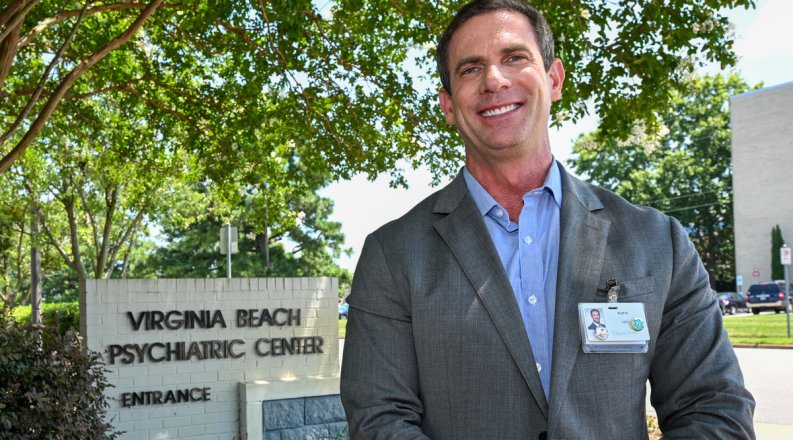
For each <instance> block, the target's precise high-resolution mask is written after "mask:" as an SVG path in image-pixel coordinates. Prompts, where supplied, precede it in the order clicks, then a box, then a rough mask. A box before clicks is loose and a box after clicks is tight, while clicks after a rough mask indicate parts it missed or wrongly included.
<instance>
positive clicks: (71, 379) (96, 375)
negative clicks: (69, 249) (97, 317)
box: [0, 309, 120, 439]
mask: <svg viewBox="0 0 793 440" xmlns="http://www.w3.org/2000/svg"><path fill="white" fill-rule="evenodd" d="M105 372H106V370H105V369H104V365H103V364H102V358H101V356H100V355H99V354H98V353H96V352H93V351H90V350H86V349H85V348H84V347H83V343H82V339H81V338H80V337H79V336H78V334H77V333H76V332H74V331H68V332H66V334H65V335H60V334H57V333H56V332H54V331H49V332H46V333H44V334H43V335H42V341H41V343H39V342H37V340H36V337H35V334H34V330H33V329H32V327H31V326H30V325H29V324H24V325H23V324H20V323H17V322H16V321H15V320H14V319H12V318H11V316H10V313H9V311H8V310H7V309H0V432H2V433H3V438H13V439H114V438H116V437H118V435H119V434H120V433H119V432H118V431H116V430H114V429H113V428H112V426H111V425H110V424H109V423H106V422H105V420H104V419H105V414H106V411H107V406H108V405H107V402H106V400H105V396H104V390H105V389H106V388H108V387H109V386H111V385H110V384H109V383H108V382H107V381H106V379H105Z"/></svg>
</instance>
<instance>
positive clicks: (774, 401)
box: [735, 348, 793, 438]
mask: <svg viewBox="0 0 793 440" xmlns="http://www.w3.org/2000/svg"><path fill="white" fill-rule="evenodd" d="M735 353H736V354H737V355H738V362H739V363H740V364H741V370H742V371H743V376H744V381H745V382H746V388H748V389H749V391H750V392H751V393H752V395H753V396H754V399H755V401H757V407H756V408H755V411H754V419H755V421H757V422H762V423H777V424H785V425H793V349H779V348H736V349H735ZM791 438H793V437H791Z"/></svg>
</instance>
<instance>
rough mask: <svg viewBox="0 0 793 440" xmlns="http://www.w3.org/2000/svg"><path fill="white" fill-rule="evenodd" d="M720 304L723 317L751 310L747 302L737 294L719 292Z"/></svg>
mask: <svg viewBox="0 0 793 440" xmlns="http://www.w3.org/2000/svg"><path fill="white" fill-rule="evenodd" d="M719 302H720V303H721V306H720V307H721V313H722V314H723V315H725V314H729V315H734V314H736V313H738V311H739V310H746V311H748V310H749V307H748V306H747V305H746V300H745V299H744V298H743V297H742V296H741V295H739V294H737V293H735V292H719Z"/></svg>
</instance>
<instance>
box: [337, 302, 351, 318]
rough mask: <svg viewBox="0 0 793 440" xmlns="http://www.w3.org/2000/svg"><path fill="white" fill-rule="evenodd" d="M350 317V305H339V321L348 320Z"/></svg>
mask: <svg viewBox="0 0 793 440" xmlns="http://www.w3.org/2000/svg"><path fill="white" fill-rule="evenodd" d="M349 315H350V305H349V304H347V303H346V302H345V303H341V304H339V319H347V316H349Z"/></svg>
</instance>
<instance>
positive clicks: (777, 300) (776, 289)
mask: <svg viewBox="0 0 793 440" xmlns="http://www.w3.org/2000/svg"><path fill="white" fill-rule="evenodd" d="M784 284H785V283H784V282H783V283H782V285H780V284H779V283H776V282H774V281H768V282H763V283H758V284H752V285H751V286H750V287H749V292H748V293H747V296H746V305H748V306H749V310H751V311H752V313H754V314H755V315H757V314H758V313H760V312H761V311H763V310H773V311H774V312H776V313H779V312H784V311H785V291H784V290H783V289H784Z"/></svg>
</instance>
